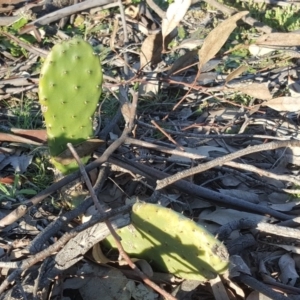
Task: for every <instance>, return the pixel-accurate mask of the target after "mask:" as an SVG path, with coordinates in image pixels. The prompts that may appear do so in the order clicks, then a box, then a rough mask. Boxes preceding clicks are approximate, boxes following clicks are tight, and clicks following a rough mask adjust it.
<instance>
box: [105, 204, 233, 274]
mask: <svg viewBox="0 0 300 300" xmlns="http://www.w3.org/2000/svg"><path fill="white" fill-rule="evenodd" d="M131 221H132V225H129V226H127V227H124V228H121V229H119V230H117V233H118V234H119V235H120V237H121V239H122V245H123V247H124V249H125V251H126V252H127V253H128V254H130V255H131V257H139V258H144V259H147V260H148V261H149V262H150V264H152V265H153V267H155V268H156V269H157V270H160V271H163V272H169V273H171V274H174V275H176V276H178V277H181V278H185V279H191V280H206V279H212V278H215V277H216V274H219V273H222V272H224V271H225V270H226V269H227V266H228V252H227V249H226V247H225V246H224V245H223V244H222V243H221V242H220V241H218V240H217V239H216V238H214V236H213V235H212V234H211V233H209V232H208V231H207V230H206V229H205V228H204V227H202V226H200V225H198V224H196V223H195V222H193V221H192V220H190V219H188V218H186V217H184V216H183V215H181V214H179V213H176V212H174V211H173V210H171V209H168V208H165V207H162V206H160V205H155V204H149V203H136V204H135V205H134V206H133V212H132V215H131ZM104 243H106V244H107V243H108V244H109V245H110V246H113V247H115V243H114V240H113V238H112V237H111V236H109V237H108V238H107V239H106V241H105V242H104Z"/></svg>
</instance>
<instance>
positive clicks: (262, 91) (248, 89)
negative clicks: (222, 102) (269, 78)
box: [235, 83, 272, 105]
mask: <svg viewBox="0 0 300 300" xmlns="http://www.w3.org/2000/svg"><path fill="white" fill-rule="evenodd" d="M235 90H236V91H239V92H242V93H244V94H246V95H249V96H251V97H254V98H257V99H260V100H269V99H271V98H272V95H271V93H270V91H269V89H268V87H267V86H266V85H265V84H263V83H252V84H250V85H246V86H241V87H238V88H235ZM264 105H265V103H264Z"/></svg>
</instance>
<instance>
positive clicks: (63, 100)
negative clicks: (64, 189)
mask: <svg viewBox="0 0 300 300" xmlns="http://www.w3.org/2000/svg"><path fill="white" fill-rule="evenodd" d="M101 91H102V70H101V64H100V61H99V58H98V57H97V56H96V55H94V53H93V48H92V47H91V46H90V44H89V43H87V42H85V41H83V40H81V39H77V38H75V39H71V40H68V41H64V42H62V43H60V44H56V45H55V46H54V47H53V48H52V50H51V52H50V53H49V55H48V56H47V58H46V60H45V62H44V64H43V66H42V69H41V75H40V82H39V100H40V103H41V106H42V112H43V115H44V118H45V123H46V129H47V135H48V145H49V149H50V154H51V156H52V163H53V164H54V166H55V167H56V168H57V169H58V170H59V171H60V172H62V173H63V174H66V173H69V172H72V171H74V170H76V169H77V164H76V162H74V161H72V162H70V163H62V162H61V161H58V160H56V159H55V158H56V157H59V155H60V153H62V152H64V151H65V150H66V149H67V143H72V144H73V145H78V144H80V143H82V142H84V141H86V140H88V139H91V138H92V137H93V116H94V113H95V110H96V108H97V105H98V102H99V98H100V95H101ZM88 158H89V156H88V155H87V156H85V157H81V159H82V161H83V162H84V163H86V162H87V160H88Z"/></svg>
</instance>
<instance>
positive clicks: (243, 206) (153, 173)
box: [109, 157, 292, 220]
mask: <svg viewBox="0 0 300 300" xmlns="http://www.w3.org/2000/svg"><path fill="white" fill-rule="evenodd" d="M109 162H111V163H113V164H115V165H118V166H121V167H123V168H126V169H128V170H130V171H131V172H133V173H135V174H141V175H143V176H146V177H147V178H148V179H149V180H155V179H163V178H166V176H168V174H166V173H164V172H161V171H159V170H157V169H154V168H151V167H148V166H146V165H144V164H140V163H137V162H134V161H127V160H124V159H122V160H121V159H116V158H114V157H110V158H109ZM172 187H174V188H176V189H178V190H180V191H181V192H184V193H187V194H188V195H193V196H197V197H200V198H202V199H203V198H204V199H206V200H207V201H209V202H211V203H213V204H215V205H219V206H222V207H229V208H232V209H236V210H240V211H248V212H253V213H256V214H259V215H269V216H273V217H274V218H277V219H278V220H290V219H292V216H289V215H287V214H284V213H281V212H278V211H276V210H274V209H272V208H269V207H267V206H263V205H258V204H254V203H250V202H248V201H245V200H242V199H240V198H238V197H232V196H228V195H223V194H221V193H217V192H215V191H212V190H209V189H207V188H204V187H201V186H199V185H196V184H193V183H190V182H187V181H185V180H179V181H177V182H174V183H173V184H172Z"/></svg>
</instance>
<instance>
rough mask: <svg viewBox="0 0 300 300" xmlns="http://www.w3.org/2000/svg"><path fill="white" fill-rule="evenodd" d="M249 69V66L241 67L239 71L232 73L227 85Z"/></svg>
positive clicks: (226, 81) (227, 79)
mask: <svg viewBox="0 0 300 300" xmlns="http://www.w3.org/2000/svg"><path fill="white" fill-rule="evenodd" d="M247 69H248V67H247V66H244V65H242V66H239V67H238V68H237V69H235V70H234V71H232V72H231V73H230V74H229V75H228V76H227V77H226V79H225V85H226V84H227V83H228V82H229V81H230V80H232V79H234V78H237V77H238V76H239V75H241V74H242V73H244V72H245V71H247Z"/></svg>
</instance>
